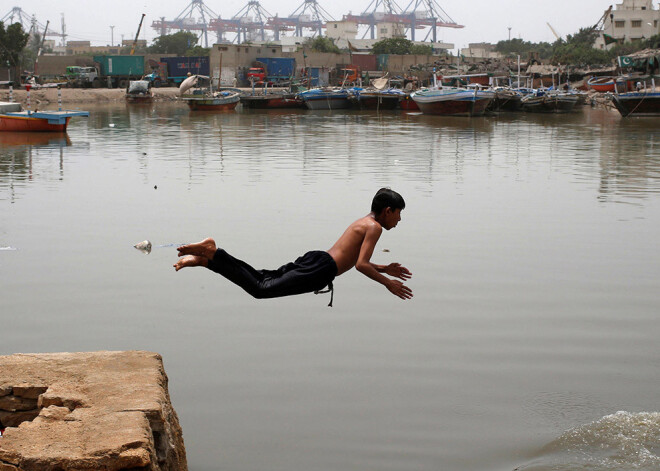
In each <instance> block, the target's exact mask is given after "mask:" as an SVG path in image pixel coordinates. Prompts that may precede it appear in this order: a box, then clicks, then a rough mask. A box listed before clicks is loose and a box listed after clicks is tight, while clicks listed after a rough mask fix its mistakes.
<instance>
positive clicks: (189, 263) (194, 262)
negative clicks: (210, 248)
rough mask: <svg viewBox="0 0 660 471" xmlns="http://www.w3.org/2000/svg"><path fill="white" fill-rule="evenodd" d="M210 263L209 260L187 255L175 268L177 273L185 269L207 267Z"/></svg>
mask: <svg viewBox="0 0 660 471" xmlns="http://www.w3.org/2000/svg"><path fill="white" fill-rule="evenodd" d="M208 263H209V259H208V258H206V257H201V256H198V255H186V256H185V257H181V258H180V259H179V260H178V261H177V262H176V263H175V264H174V265H173V266H174V269H175V270H176V271H179V270H181V269H182V268H185V267H205V266H207V265H208Z"/></svg>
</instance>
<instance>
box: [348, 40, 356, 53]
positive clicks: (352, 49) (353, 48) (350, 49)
mask: <svg viewBox="0 0 660 471" xmlns="http://www.w3.org/2000/svg"><path fill="white" fill-rule="evenodd" d="M346 42H347V43H348V50H349V51H351V52H358V51H359V49H358V48H357V47H355V46H353V45H352V44H351V42H350V41H348V40H346Z"/></svg>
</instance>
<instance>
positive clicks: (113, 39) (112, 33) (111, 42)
mask: <svg viewBox="0 0 660 471" xmlns="http://www.w3.org/2000/svg"><path fill="white" fill-rule="evenodd" d="M110 45H111V46H114V45H115V27H114V26H112V25H111V26H110Z"/></svg>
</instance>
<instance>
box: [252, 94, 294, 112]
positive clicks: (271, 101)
mask: <svg viewBox="0 0 660 471" xmlns="http://www.w3.org/2000/svg"><path fill="white" fill-rule="evenodd" d="M241 104H242V105H243V106H244V107H245V108H249V109H260V110H264V109H275V108H302V107H303V102H302V100H300V99H299V98H296V96H295V95H283V96H277V95H273V96H261V95H256V96H251V95H247V96H242V97H241Z"/></svg>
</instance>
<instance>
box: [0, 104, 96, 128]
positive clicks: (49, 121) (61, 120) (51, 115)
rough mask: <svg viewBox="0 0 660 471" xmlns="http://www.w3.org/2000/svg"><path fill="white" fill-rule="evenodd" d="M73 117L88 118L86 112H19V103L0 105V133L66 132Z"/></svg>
mask: <svg viewBox="0 0 660 471" xmlns="http://www.w3.org/2000/svg"><path fill="white" fill-rule="evenodd" d="M74 116H89V112H88V111H69V110H63V111H31V110H25V111H24V110H21V105H20V104H19V103H0V131H4V132H66V128H67V126H68V125H69V120H70V119H71V118H73V117H74Z"/></svg>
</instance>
